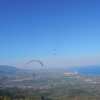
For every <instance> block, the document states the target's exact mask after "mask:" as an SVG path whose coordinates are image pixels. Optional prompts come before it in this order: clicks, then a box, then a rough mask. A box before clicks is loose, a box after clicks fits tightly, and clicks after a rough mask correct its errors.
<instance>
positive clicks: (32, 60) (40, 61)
mask: <svg viewBox="0 0 100 100" xmlns="http://www.w3.org/2000/svg"><path fill="white" fill-rule="evenodd" d="M30 62H39V63H40V64H41V65H42V66H43V63H42V62H41V61H39V60H30V61H28V62H27V63H26V66H27V65H28V64H29V63H30Z"/></svg>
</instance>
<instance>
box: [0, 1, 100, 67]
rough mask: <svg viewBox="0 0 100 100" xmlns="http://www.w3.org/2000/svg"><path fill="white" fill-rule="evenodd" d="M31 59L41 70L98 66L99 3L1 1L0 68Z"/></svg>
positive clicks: (99, 38) (19, 65)
mask: <svg viewBox="0 0 100 100" xmlns="http://www.w3.org/2000/svg"><path fill="white" fill-rule="evenodd" d="M54 48H56V50H53V49H54ZM54 53H56V54H57V56H56V57H55V59H54V56H53V55H52V54H54ZM31 59H38V60H41V61H42V62H43V63H44V68H53V67H55V68H57V67H58V68H60V67H70V66H84V65H95V64H100V1H99V0H0V65H11V66H15V67H20V68H26V66H25V63H26V62H27V61H29V60H31ZM31 66H38V68H40V65H38V64H37V63H35V64H32V65H31V64H30V65H29V66H28V67H29V68H31Z"/></svg>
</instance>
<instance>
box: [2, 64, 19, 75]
mask: <svg viewBox="0 0 100 100" xmlns="http://www.w3.org/2000/svg"><path fill="white" fill-rule="evenodd" d="M18 71H20V69H19V68H16V67H12V66H7V65H0V74H13V73H15V72H18Z"/></svg>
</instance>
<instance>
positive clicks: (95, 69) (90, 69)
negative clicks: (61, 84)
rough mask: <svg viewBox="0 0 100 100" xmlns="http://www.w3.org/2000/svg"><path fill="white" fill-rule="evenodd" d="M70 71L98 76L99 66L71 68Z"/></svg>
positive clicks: (99, 72)
mask: <svg viewBox="0 0 100 100" xmlns="http://www.w3.org/2000/svg"><path fill="white" fill-rule="evenodd" d="M70 70H76V71H77V72H78V73H79V74H100V65H91V66H80V67H73V68H70Z"/></svg>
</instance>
